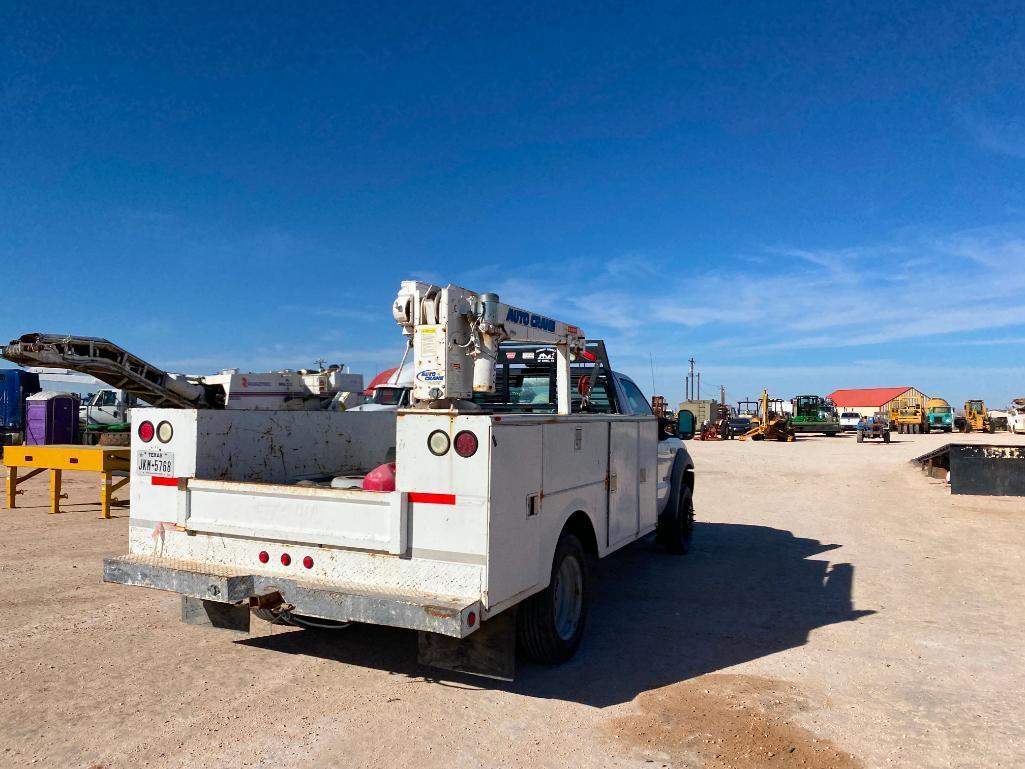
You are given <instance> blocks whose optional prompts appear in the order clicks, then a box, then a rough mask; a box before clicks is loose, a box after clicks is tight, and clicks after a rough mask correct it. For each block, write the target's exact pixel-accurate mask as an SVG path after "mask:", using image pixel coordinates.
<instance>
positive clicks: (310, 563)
mask: <svg viewBox="0 0 1025 769" xmlns="http://www.w3.org/2000/svg"><path fill="white" fill-rule="evenodd" d="M303 566H305V567H306V568H307V569H312V568H313V558H312V557H311V556H306V557H305V558H303Z"/></svg>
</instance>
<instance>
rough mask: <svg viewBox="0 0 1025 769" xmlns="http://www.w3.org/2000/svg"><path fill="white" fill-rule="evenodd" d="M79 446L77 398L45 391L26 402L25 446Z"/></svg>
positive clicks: (68, 394) (71, 394) (69, 394)
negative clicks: (63, 444)
mask: <svg viewBox="0 0 1025 769" xmlns="http://www.w3.org/2000/svg"><path fill="white" fill-rule="evenodd" d="M57 443H78V396H77V395H74V394H73V393H61V392H52V391H48V390H44V391H43V392H41V393H36V394H35V395H30V396H29V397H28V398H26V399H25V444H26V445H28V446H44V445H50V444H57Z"/></svg>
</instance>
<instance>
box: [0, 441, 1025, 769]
mask: <svg viewBox="0 0 1025 769" xmlns="http://www.w3.org/2000/svg"><path fill="white" fill-rule="evenodd" d="M957 439H961V436H957ZM946 440H947V438H946V437H945V436H939V435H928V436H895V441H894V443H892V444H890V445H889V446H885V445H882V444H875V443H870V444H864V445H858V444H856V443H855V440H854V437H853V436H850V435H848V436H842V437H838V438H826V437H811V438H807V439H804V440H801V441H799V442H798V443H796V444H791V445H786V444H775V443H769V444H766V443H762V444H754V443H738V442H727V443H705V444H702V443H696V442H694V443H692V444H690V445H691V447H692V448H691V450H692V453H693V454H694V457H695V460H696V462H697V464H698V485H697V494H696V501H697V508H698V517H699V520H700V523H699V525H698V527H697V530H696V532H695V542H694V547H693V550H692V552H691V554H690V555H689V556H687V557H686V558H674V557H671V556H667V555H664V554H662V553H661V552H659V551H658V550H657V549H656V548H655V547H654V546H653V545H652V544H650V543H648V542H641V543H637V544H635V545H633V546H631V547H629V548H627V549H626V550H624V551H622V552H620V553H618V554H616V555H614V556H612V557H610V558H608V559H606V560H605V561H602V562H601V563H600V564H599V565H598V568H597V576H598V579H597V594H596V603H595V605H594V607H593V611H592V615H591V618H590V621H589V626H588V630H587V635H586V638H585V641H584V645H583V646H582V648H581V650H580V652H579V654H578V655H577V656H576V658H574V660H572V661H571V662H570V663H569V664H567V665H564V666H562V667H560V668H554V669H546V668H541V667H534V666H529V665H522V666H521V668H520V671H519V675H518V678H517V681H516V682H515V683H514V684H509V685H503V684H489V683H483V684H482V682H481V681H479V680H474V679H470V678H463V677H458V676H453V675H446V674H442V673H439V672H438V671H431V670H428V669H425V668H420V667H418V666H417V664H416V648H415V647H416V638H415V635H414V634H413V633H409V632H404V631H396V630H391V629H387V628H374V627H355V628H352V629H349V630H343V631H300V630H293V629H280V628H277V627H271V626H269V625H264V624H262V623H254V625H253V627H254V631H255V632H254V633H253V634H252V635H251V636H248V637H243V638H242V640H239V639H240V637H239V636H235V635H232V634H230V633H227V632H222V631H211V630H202V629H199V628H194V627H190V626H185V625H182V624H181V623H180V622H179V618H178V615H179V604H178V598H177V597H176V596H171V595H169V594H164V593H160V592H157V591H149V590H143V589H138V588H134V589H133V588H126V587H121V586H115V585H106V584H103V583H102V582H101V581H100V576H99V575H100V573H101V561H102V559H103V558H104V557H106V556H110V555H117V554H121V553H123V552H124V551H125V549H126V544H125V542H126V531H127V517H120V518H117V519H114V520H110V521H104V520H99V519H98V518H97V516H98V511H99V505H98V501H97V500H96V499H95V496H96V493H95V487H96V483H97V482H96V481H95V480H94V478H93V477H92V476H77V477H76V476H75V475H73V474H66V475H65V483H64V486H65V490H66V491H67V492H68V493H69V495H70V499H69V500H68V501H67V503H65V506H66V509H67V511H68V512H66V513H63V514H61V515H48V514H47V512H46V510H47V492H46V483H45V481H44V480H43V479H42V478H40V479H37V480H33V481H30V482H29V483H28V484H26V489H27V492H26V494H25V495H24V496H22V497H20V498H19V505H20V508H19V509H18V510H14V511H4V512H3V516H4V521H5V524H6V525H5V528H4V532H3V535H2V539H0V543H2V545H0V584H2V586H3V597H4V600H5V604H6V611H5V612H4V615H5V616H4V622H3V624H2V626H0V648H2V649H3V661H4V673H5V675H4V676H3V680H2V682H0V712H2V713H3V718H2V719H0V766H3V767H8V766H10V767H15V766H30V765H35V766H46V767H50V766H52V767H78V766H81V767H110V768H113V767H131V768H133V769H134V768H136V767H141V766H152V767H239V766H257V767H293V766H295V767H300V766H301V767H321V766H389V767H417V768H418V769H428V768H430V767H439V768H440V767H445V768H446V769H447V767H452V766H458V767H474V766H538V767H540V766H544V767H549V766H550V767H569V766H572V767H583V766H602V767H607V766H619V767H631V766H651V765H654V766H673V767H717V768H718V767H739V768H741V769H747V768H749V767H822V768H824V767H858V766H861V767H888V766H898V767H914V768H915V769H920V768H923V767H966V768H967V767H972V769H981V768H984V767H1016V766H1021V764H1022V756H1025V721H1023V719H1022V716H1021V714H1022V712H1023V711H1025V603H1023V598H1022V597H1023V596H1025V568H1023V566H1025V564H1023V554H1025V500H1023V499H1022V498H986V497H952V496H950V494H949V493H948V491H947V489H946V488H945V486H944V484H943V483H942V482H940V481H936V480H931V479H928V478H926V477H924V476H923V475H922V474H921V473H919V472H918V471H917V470H915V469H914V468H913V467H911V466H910V465H909V464H908V463H907V460H908V459H909V458H911V457H913V456H915V455H917V454H920V453H923V452H924V451H926V450H928V449H929V448H931V447H935V446H938V445H940V444H942V443H944V442H946ZM968 440H971V441H976V442H979V441H983V442H985V441H987V440H989V441H992V442H997V443H1017V444H1021V443H1025V439H1023V436H1010V435H1007V434H999V435H997V436H979V435H971V436H968ZM115 514H116V515H120V516H127V511H126V510H125V509H124V508H122V509H120V510H116V512H115ZM649 762H654V763H653V764H652V763H649Z"/></svg>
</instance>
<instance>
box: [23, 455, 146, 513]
mask: <svg viewBox="0 0 1025 769" xmlns="http://www.w3.org/2000/svg"><path fill="white" fill-rule="evenodd" d="M131 453H132V452H131V449H129V448H127V447H120V446H5V447H4V465H5V466H6V467H7V507H8V508H9V509H12V510H13V509H14V508H15V507H17V505H16V499H17V496H18V494H21V493H23V492H22V491H20V490H19V489H18V485H19V484H21V483H24V482H25V481H27V480H28V479H29V478H32V477H33V476H36V475H39V474H40V473H41V472H43V471H45V470H49V471H50V512H51V513H59V512H60V501H61V500H62V499H67V497H68V495H67V494H61V476H62V474H63V471H64V470H75V471H79V472H86V473H99V474H100V479H101V484H100V510H101V513H102V516H103V517H104V518H110V505H111V500H112V496H113V494H114V492H115V491H117V490H118V489H120V488H121V487H122V486H124V485H125V484H126V483H128V481H129V478H128V477H127V476H126V477H124V478H122V479H121V480H119V481H117V482H116V483H115V482H114V473H128V472H129V467H130V460H131ZM20 467H29V468H33V469H32V470H31V472H29V473H27V474H25V475H23V476H21V477H20V478H19V477H18V468H20Z"/></svg>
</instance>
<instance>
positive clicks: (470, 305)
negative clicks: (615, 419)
mask: <svg viewBox="0 0 1025 769" xmlns="http://www.w3.org/2000/svg"><path fill="white" fill-rule="evenodd" d="M392 316H393V317H394V318H395V322H396V323H398V324H399V325H400V326H401V327H402V333H403V334H405V335H406V336H408V337H411V338H412V339H411V344H412V347H413V371H414V378H413V400H414V401H415V402H416V403H417V405H423V406H426V407H427V408H445V407H449V408H454V409H456V410H458V403H457V402H458V401H460V400H465V399H469V398H471V397H472V396H473V393H475V392H479V393H490V392H494V390H495V363H496V361H497V358H498V346H499V344H501V343H502V342H503V341H507V340H508V341H513V342H526V343H536V344H547V345H551V346H552V347H554V348H555V350H556V389H557V391H558V401H557V411H558V413H560V414H569V413H570V387H569V376H570V368H569V366H570V361H571V359H572V358H575V357H578V356H579V357H582V358H585V359H588V360H593V356H592V355H591V354H590V353H588V352H586V350H585V349H584V347H585V343H586V340H585V337H584V332H583V331H581V330H580V328H578V327H577V326H574V325H572V324H569V323H563V322H562V321H558V320H554V319H552V318H549V317H546V316H544V315H540V314H538V313H533V312H529V311H527V310H523V309H520V308H519V307H513V306H512V305H508V304H503V303H502V302H501V301H500V300H499V297H498V294H494V293H484V294H477V293H475V292H473V291H470V290H468V289H465V288H460V287H459V286H453V285H449V286H447V287H445V288H441V287H440V286H435V285H432V284H429V283H421V282H420V281H415V280H406V281H403V282H402V286H401V287H400V288H399V294H398V296H397V297H396V298H395V303H394V305H393V306H392Z"/></svg>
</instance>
